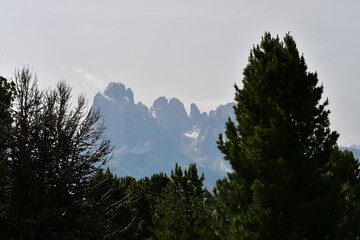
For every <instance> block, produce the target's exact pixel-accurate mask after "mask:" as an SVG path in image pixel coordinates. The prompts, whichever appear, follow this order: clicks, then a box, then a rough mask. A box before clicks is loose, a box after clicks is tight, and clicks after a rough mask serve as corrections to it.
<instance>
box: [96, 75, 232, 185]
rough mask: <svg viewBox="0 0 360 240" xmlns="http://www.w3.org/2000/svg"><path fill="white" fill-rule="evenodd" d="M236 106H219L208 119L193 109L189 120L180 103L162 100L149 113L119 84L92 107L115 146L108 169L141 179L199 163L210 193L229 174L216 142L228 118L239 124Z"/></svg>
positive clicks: (163, 98)
mask: <svg viewBox="0 0 360 240" xmlns="http://www.w3.org/2000/svg"><path fill="white" fill-rule="evenodd" d="M233 105H234V103H228V104H226V105H220V106H219V107H218V108H217V109H216V110H214V111H210V112H209V114H207V113H201V112H200V110H199V109H198V107H197V106H196V105H195V104H191V107H190V113H189V114H187V112H186V110H185V107H184V104H183V103H182V102H181V101H180V100H179V99H176V98H171V99H167V98H165V97H159V98H158V99H156V100H155V101H154V103H153V105H152V106H151V107H150V108H148V107H147V106H145V105H144V104H142V103H141V102H139V103H135V102H134V93H133V92H132V90H131V89H130V88H126V87H125V86H124V85H123V84H121V83H114V82H113V83H110V84H109V85H108V87H107V88H106V90H105V91H104V93H97V94H96V95H95V97H94V102H93V106H94V107H95V108H99V109H100V110H101V112H102V114H103V117H104V122H105V125H106V130H105V134H106V136H107V137H108V138H110V140H111V141H112V144H113V145H114V155H113V158H112V160H111V161H110V162H109V164H108V165H109V166H110V169H111V170H113V172H114V173H115V174H117V175H118V176H126V175H130V176H133V177H135V178H141V177H145V176H151V175H152V174H153V173H158V172H165V173H167V174H169V173H170V172H171V170H172V169H173V168H174V165H175V163H179V165H180V166H183V167H187V166H188V165H189V164H190V163H196V165H197V167H198V170H199V172H204V174H205V185H207V186H208V187H212V186H213V185H214V184H215V181H216V180H217V179H219V178H222V177H224V176H225V175H226V173H227V172H228V171H230V167H229V165H228V163H227V162H225V161H224V160H223V156H222V154H221V153H220V151H219V150H218V149H217V145H216V141H217V139H218V136H219V134H220V133H223V132H224V131H225V122H226V121H227V119H228V117H231V118H232V119H234V113H233Z"/></svg>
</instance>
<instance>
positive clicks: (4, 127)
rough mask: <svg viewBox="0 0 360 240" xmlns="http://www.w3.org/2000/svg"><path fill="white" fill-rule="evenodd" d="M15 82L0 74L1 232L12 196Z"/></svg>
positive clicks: (4, 230) (3, 229)
mask: <svg viewBox="0 0 360 240" xmlns="http://www.w3.org/2000/svg"><path fill="white" fill-rule="evenodd" d="M13 91H14V83H12V82H9V81H7V80H6V79H5V78H3V77H1V76H0V232H3V233H4V232H6V231H7V229H6V223H7V221H8V219H7V218H8V211H9V209H8V208H9V203H10V202H9V200H10V199H9V197H10V186H9V178H10V169H9V166H8V165H7V163H6V159H7V155H8V151H7V149H8V145H9V144H8V143H9V133H10V129H11V122H12V121H11V101H12V98H13Z"/></svg>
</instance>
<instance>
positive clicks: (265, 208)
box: [215, 33, 356, 239]
mask: <svg viewBox="0 0 360 240" xmlns="http://www.w3.org/2000/svg"><path fill="white" fill-rule="evenodd" d="M243 74H244V78H243V87H242V89H240V88H238V87H237V86H235V89H236V93H235V100H236V102H237V105H236V106H235V107H234V110H235V115H236V121H237V123H234V122H232V121H231V120H229V121H228V122H227V123H226V133H225V136H224V137H223V136H220V138H219V141H218V144H219V145H218V146H219V149H220V150H221V151H222V153H224V155H225V159H226V160H228V161H229V162H230V164H231V166H232V168H233V169H234V173H232V174H229V178H228V179H225V180H222V181H219V182H218V185H217V188H216V189H215V197H217V199H218V206H221V208H220V207H219V209H218V211H217V213H218V215H219V216H218V217H219V219H221V220H222V221H221V222H222V226H221V230H219V233H221V232H223V233H224V234H225V235H226V238H227V239H325V238H334V236H336V234H337V233H336V232H338V226H339V224H340V220H339V219H340V218H341V217H340V216H339V214H338V212H336V211H337V210H336V207H337V206H336V205H335V204H336V203H337V202H338V198H337V197H338V195H339V193H338V192H336V191H333V187H332V186H331V184H332V183H333V184H335V181H334V182H332V180H331V179H333V178H327V177H326V176H329V174H330V175H331V174H333V172H334V168H333V167H334V164H330V162H331V155H332V153H333V152H334V151H336V148H334V147H335V146H336V141H337V138H338V134H337V133H336V132H333V131H331V130H330V128H329V126H330V122H329V113H330V111H329V110H327V109H326V106H327V105H328V101H327V100H325V101H323V102H321V96H322V93H323V86H322V85H320V86H319V85H318V78H317V74H316V73H312V72H309V71H308V70H307V65H306V63H305V59H304V57H303V56H300V55H299V52H298V50H297V47H296V44H295V41H294V39H293V38H292V36H290V35H289V34H287V35H286V36H285V37H284V40H283V41H280V39H279V37H276V38H274V37H272V36H271V35H270V33H265V35H264V37H263V38H262V41H261V43H260V45H257V46H254V48H253V49H252V51H251V53H250V57H249V63H248V65H247V66H246V67H245V69H244V72H243ZM352 159H353V158H352ZM352 163H353V164H356V161H355V160H354V159H353V160H352ZM335 165H336V164H335ZM330 166H332V167H330ZM339 184H342V183H339ZM336 229H337V230H336ZM342 239H345V238H342Z"/></svg>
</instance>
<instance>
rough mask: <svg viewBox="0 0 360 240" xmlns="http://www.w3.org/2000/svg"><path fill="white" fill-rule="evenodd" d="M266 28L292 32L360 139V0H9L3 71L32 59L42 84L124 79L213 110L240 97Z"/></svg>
mask: <svg viewBox="0 0 360 240" xmlns="http://www.w3.org/2000/svg"><path fill="white" fill-rule="evenodd" d="M265 31H270V32H271V33H272V34H273V35H277V34H278V35H279V36H280V37H283V36H284V34H285V33H287V32H289V31H290V32H291V34H292V35H293V36H294V38H295V41H296V42H297V46H298V49H299V51H300V52H301V53H304V56H305V59H306V61H307V64H308V67H309V70H311V71H317V72H318V76H319V80H320V83H323V84H324V86H325V94H324V97H328V98H329V101H330V106H329V108H330V110H331V111H332V114H331V123H332V129H333V130H337V131H339V132H340V134H341V136H340V140H339V143H340V144H341V145H345V146H348V145H350V144H360V124H359V123H360V108H359V107H358V103H359V100H360V96H359V93H360V83H359V70H360V61H359V59H360V58H359V56H360V45H359V44H360V1H358V0H353V1H351V0H341V1H340V0H338V1H332V0H326V1H325V0H324V1H322V0H317V1H310V0H299V1H289V0H272V1H269V0H252V1H241V0H114V1H110V0H102V1H99V0H86V1H85V0H83V1H82V0H68V1H67V0H62V1H55V0H43V1H40V0H39V1H35V0H33V1H32V0H28V1H17V0H0V32H1V36H0V47H1V51H0V75H2V76H4V77H7V78H10V77H12V76H13V73H14V70H15V68H21V67H22V66H24V65H26V66H29V67H30V68H31V69H33V70H34V71H35V72H37V74H38V78H39V83H40V85H41V86H42V87H49V86H53V85H54V84H55V83H56V82H57V81H58V80H59V79H66V80H67V82H68V83H70V85H71V86H72V87H73V93H74V95H77V94H79V93H81V92H85V93H86V94H87V96H88V98H89V101H90V103H91V102H92V98H93V96H94V94H95V93H96V92H97V91H100V90H103V89H104V88H105V87H106V86H107V84H108V83H109V82H112V81H115V82H122V83H124V84H125V85H126V86H127V87H130V88H131V89H132V90H133V91H134V93H135V101H136V102H138V101H141V102H143V103H145V104H146V105H147V106H151V105H152V103H153V101H154V100H155V99H156V98H157V97H159V96H166V97H168V98H171V97H177V98H179V99H180V100H182V101H183V102H184V103H185V105H188V104H190V103H192V102H195V103H196V104H197V105H198V106H199V108H200V110H201V111H209V110H212V109H214V108H215V107H216V106H217V105H219V104H223V103H226V102H229V101H232V100H233V96H234V90H233V85H234V83H237V84H238V85H239V86H241V80H242V71H243V68H244V67H245V65H246V63H247V59H248V56H249V52H250V49H251V48H252V46H253V44H258V43H259V42H260V40H261V36H262V35H263V34H264V32H265ZM186 107H188V106H186Z"/></svg>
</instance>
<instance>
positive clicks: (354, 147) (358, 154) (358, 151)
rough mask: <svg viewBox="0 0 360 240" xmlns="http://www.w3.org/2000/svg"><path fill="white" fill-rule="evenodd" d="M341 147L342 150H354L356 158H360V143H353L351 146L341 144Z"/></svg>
mask: <svg viewBox="0 0 360 240" xmlns="http://www.w3.org/2000/svg"><path fill="white" fill-rule="evenodd" d="M339 148H340V150H342V151H345V150H347V151H350V152H352V153H353V154H354V157H355V158H356V159H360V145H356V144H353V145H350V147H343V146H340V147H339Z"/></svg>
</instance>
